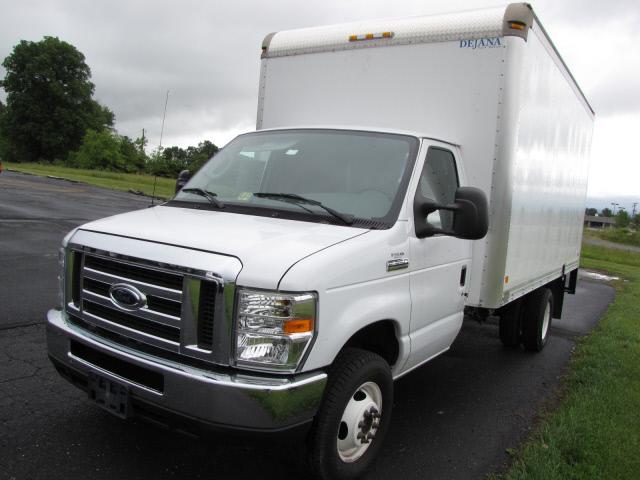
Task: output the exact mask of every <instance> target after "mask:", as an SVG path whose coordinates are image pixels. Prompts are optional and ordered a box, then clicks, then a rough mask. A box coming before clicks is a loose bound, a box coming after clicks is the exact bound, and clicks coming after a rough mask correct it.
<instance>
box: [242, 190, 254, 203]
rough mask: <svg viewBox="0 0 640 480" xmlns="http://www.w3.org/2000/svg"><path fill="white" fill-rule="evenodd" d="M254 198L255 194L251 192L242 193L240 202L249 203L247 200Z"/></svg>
mask: <svg viewBox="0 0 640 480" xmlns="http://www.w3.org/2000/svg"><path fill="white" fill-rule="evenodd" d="M252 196H253V193H251V192H240V193H239V194H238V200H243V201H247V200H250V199H251V197H252Z"/></svg>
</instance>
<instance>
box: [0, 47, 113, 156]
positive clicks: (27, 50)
mask: <svg viewBox="0 0 640 480" xmlns="http://www.w3.org/2000/svg"><path fill="white" fill-rule="evenodd" d="M2 66H3V67H4V68H5V69H6V74H5V77H4V80H2V81H0V86H1V87H2V88H3V89H4V90H5V92H6V93H7V105H6V110H5V113H4V115H3V122H2V132H3V134H4V137H5V141H6V145H5V152H4V154H5V158H6V159H7V160H9V161H15V162H33V161H40V160H42V161H46V162H52V161H53V160H55V159H60V160H62V159H65V158H66V157H67V154H68V153H69V152H71V151H73V150H76V149H77V148H78V147H79V146H80V144H81V143H82V138H83V136H84V134H85V132H86V131H87V130H89V129H91V130H94V131H96V132H100V131H102V130H104V129H105V128H108V127H110V126H112V125H113V119H114V116H113V113H112V112H111V111H110V110H109V109H108V108H106V107H103V106H102V105H100V104H98V102H96V101H95V100H94V99H93V98H92V96H93V92H94V85H93V83H91V81H90V78H91V70H90V69H89V67H88V66H87V64H86V63H85V57H84V55H83V54H82V53H80V52H79V51H78V50H77V49H76V48H75V47H74V46H73V45H71V44H69V43H67V42H64V41H62V40H59V39H58V38H57V37H44V38H43V39H42V40H40V41H39V42H30V41H26V40H22V41H20V43H19V44H18V45H16V46H15V47H14V49H13V51H12V53H11V54H10V55H9V56H8V57H7V58H5V59H4V61H3V62H2Z"/></svg>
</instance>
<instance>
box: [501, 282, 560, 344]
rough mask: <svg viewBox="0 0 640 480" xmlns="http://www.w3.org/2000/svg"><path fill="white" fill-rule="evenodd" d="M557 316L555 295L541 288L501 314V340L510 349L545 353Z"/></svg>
mask: <svg viewBox="0 0 640 480" xmlns="http://www.w3.org/2000/svg"><path fill="white" fill-rule="evenodd" d="M552 317H553V294H552V293H551V290H549V289H548V288H544V287H543V288H539V289H537V290H535V291H533V292H531V293H530V294H528V295H527V296H526V297H524V298H522V299H518V300H515V301H513V302H511V303H510V304H509V305H507V306H505V307H504V308H503V310H502V314H501V315H500V323H499V332H500V341H501V342H502V344H503V345H504V346H506V347H513V348H515V347H518V346H519V345H520V343H522V344H523V345H524V348H525V349H527V350H530V351H533V352H539V351H541V350H542V349H543V348H544V346H545V345H546V344H547V341H548V339H549V331H550V328H551V319H552Z"/></svg>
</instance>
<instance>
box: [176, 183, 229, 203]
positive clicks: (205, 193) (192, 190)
mask: <svg viewBox="0 0 640 480" xmlns="http://www.w3.org/2000/svg"><path fill="white" fill-rule="evenodd" d="M180 191H181V192H185V193H195V194H196V195H200V196H201V197H204V198H206V199H207V200H209V203H212V204H213V205H215V206H216V207H218V208H224V203H222V202H221V201H220V200H218V199H217V198H216V196H218V194H217V193H213V192H210V191H209V190H205V189H204V188H200V187H194V188H183V189H182V190H180Z"/></svg>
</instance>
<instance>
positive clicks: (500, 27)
mask: <svg viewBox="0 0 640 480" xmlns="http://www.w3.org/2000/svg"><path fill="white" fill-rule="evenodd" d="M534 25H535V26H536V27H537V28H538V29H539V31H540V33H541V34H542V35H543V36H544V37H545V38H546V41H547V42H548V44H549V46H550V47H551V49H552V50H553V53H554V54H555V56H556V58H557V61H558V62H559V64H560V65H561V68H563V69H564V70H565V72H566V74H567V75H568V77H569V78H570V79H571V81H572V82H573V84H574V85H575V87H576V89H577V90H578V92H579V94H580V95H581V96H582V98H583V100H584V101H585V103H586V104H587V107H588V108H589V110H591V113H592V114H593V108H592V107H591V105H590V104H589V101H588V100H587V98H586V96H585V95H584V93H583V92H582V90H581V89H580V87H579V85H578V83H577V82H576V80H575V78H574V77H573V75H572V74H571V71H570V70H569V68H568V67H567V65H566V63H565V62H564V60H563V59H562V57H561V56H560V53H559V52H558V50H557V49H556V48H555V45H554V44H553V42H552V41H551V39H550V38H549V35H548V34H547V32H546V31H545V29H544V27H543V26H542V24H541V23H540V21H539V20H538V18H537V17H536V15H535V13H534V12H533V8H532V7H531V5H529V4H528V3H512V4H510V5H504V6H501V7H494V8H484V9H476V10H467V11H463V12H455V13H446V14H437V15H422V16H415V17H406V18H388V19H377V20H363V21H359V22H352V23H342V24H337V25H326V26H320V27H311V28H301V29H295V30H285V31H281V32H274V33H270V34H268V35H267V36H266V37H265V38H264V40H263V42H262V57H263V58H274V57H286V56H290V55H303V54H309V53H320V52H332V51H339V50H355V49H361V48H372V47H386V46H394V45H409V44H419V43H435V42H448V41H457V40H470V39H488V40H490V39H492V38H495V37H505V36H515V37H521V38H523V39H525V40H526V39H527V35H528V33H529V30H530V29H531V28H532V27H533V26H534Z"/></svg>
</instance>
